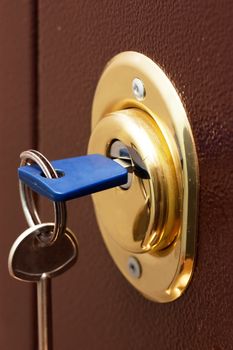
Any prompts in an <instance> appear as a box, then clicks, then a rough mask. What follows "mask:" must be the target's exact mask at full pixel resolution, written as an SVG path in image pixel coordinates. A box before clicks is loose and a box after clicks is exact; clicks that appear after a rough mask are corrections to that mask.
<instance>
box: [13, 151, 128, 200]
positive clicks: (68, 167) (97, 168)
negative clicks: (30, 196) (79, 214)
mask: <svg viewBox="0 0 233 350" xmlns="http://www.w3.org/2000/svg"><path fill="white" fill-rule="evenodd" d="M51 163H52V165H53V167H54V168H55V169H56V170H57V171H58V172H59V174H60V177H59V178H58V179H48V178H46V177H44V176H43V174H42V172H41V169H40V168H39V167H38V166H37V165H26V166H23V167H19V168H18V176H19V179H20V180H21V181H22V182H23V183H25V184H26V185H27V186H29V187H30V188H31V189H32V190H34V191H35V192H37V193H38V194H40V195H42V196H45V197H47V198H49V199H50V200H53V201H56V202H59V201H67V200H71V199H74V198H78V197H82V196H86V195H89V194H92V193H95V192H99V191H103V190H106V189H109V188H113V187H116V186H121V185H123V184H125V183H126V182H127V179H128V172H127V170H126V169H125V168H124V167H123V166H121V165H119V164H117V163H116V162H114V161H113V160H112V159H110V158H107V157H105V156H103V155H100V154H90V155H87V156H81V157H74V158H66V159H60V160H55V161H52V162H51Z"/></svg>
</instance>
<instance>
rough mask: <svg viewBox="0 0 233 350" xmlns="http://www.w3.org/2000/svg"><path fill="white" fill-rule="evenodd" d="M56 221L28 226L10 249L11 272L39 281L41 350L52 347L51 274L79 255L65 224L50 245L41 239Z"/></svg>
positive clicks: (38, 305)
mask: <svg viewBox="0 0 233 350" xmlns="http://www.w3.org/2000/svg"><path fill="white" fill-rule="evenodd" d="M53 228H54V224H52V223H49V224H48V223H47V224H39V225H35V226H33V227H30V228H28V229H27V230H26V231H25V232H23V233H22V234H21V235H20V236H19V237H18V238H17V239H16V241H15V242H14V244H13V245H12V248H11V250H10V254H9V259H8V268H9V272H10V274H11V275H12V276H13V277H14V278H16V279H18V280H21V281H26V282H37V308H38V342H39V346H38V349H39V350H52V313H51V311H52V309H51V278H52V277H55V276H57V275H60V274H62V273H63V272H65V271H66V270H67V269H68V268H69V267H71V266H72V265H73V264H74V263H75V261H76V260H77V257H78V243H77V239H76V237H75V235H74V234H73V232H72V231H70V230H69V229H68V228H66V230H65V232H64V234H63V235H60V236H58V238H57V239H56V241H55V242H54V243H53V244H51V245H46V243H44V242H43V241H41V240H40V239H39V236H40V235H43V236H45V235H46V234H48V233H49V232H52V231H53Z"/></svg>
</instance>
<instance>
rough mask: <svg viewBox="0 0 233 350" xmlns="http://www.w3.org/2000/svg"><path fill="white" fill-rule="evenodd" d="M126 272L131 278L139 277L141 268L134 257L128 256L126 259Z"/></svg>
mask: <svg viewBox="0 0 233 350" xmlns="http://www.w3.org/2000/svg"><path fill="white" fill-rule="evenodd" d="M128 271H129V274H130V275H131V277H133V278H140V277H141V274H142V267H141V264H140V262H139V261H138V259H136V258H135V257H134V256H130V257H129V259H128Z"/></svg>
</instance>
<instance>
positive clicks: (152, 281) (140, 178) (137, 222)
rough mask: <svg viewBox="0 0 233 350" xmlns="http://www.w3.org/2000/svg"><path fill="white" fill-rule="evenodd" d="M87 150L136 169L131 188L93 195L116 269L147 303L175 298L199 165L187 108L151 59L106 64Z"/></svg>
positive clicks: (190, 259)
mask: <svg viewBox="0 0 233 350" xmlns="http://www.w3.org/2000/svg"><path fill="white" fill-rule="evenodd" d="M88 152H89V153H100V154H104V155H107V156H109V157H112V158H120V159H122V160H124V161H127V162H130V163H131V165H132V169H133V172H132V173H129V182H128V184H127V185H126V186H122V187H121V188H120V187H118V188H113V189H110V190H107V191H103V192H100V193H96V194H94V195H93V201H94V206H95V212H96V217H97V221H98V224H99V227H100V230H101V233H102V235H103V238H104V241H105V243H106V246H107V248H108V250H109V252H110V254H111V255H112V257H113V259H114V261H115V263H116V264H117V266H118V267H119V269H120V270H121V272H122V273H123V274H124V276H125V277H126V278H127V279H128V280H129V281H130V283H131V284H132V285H133V286H134V287H135V288H137V289H138V290H139V291H140V292H141V293H142V294H143V295H144V296H146V297H147V298H149V299H151V300H154V301H158V302H169V301H172V300H175V299H176V298H178V297H179V296H180V295H181V294H182V293H183V291H184V290H185V289H186V287H187V285H188V283H189V281H190V278H191V275H192V272H193V264H194V256H195V238H196V227H197V195H198V163H197V155H196V150H195V145H194V141H193V137H192V132H191V128H190V125H189V122H188V119H187V115H186V112H185V109H184V107H183V104H182V102H181V100H180V98H179V96H178V94H177V92H176V90H175V88H174V86H173V85H172V83H171V82H170V80H169V79H168V78H167V76H166V75H165V74H164V72H163V71H162V70H161V69H160V68H159V67H158V66H157V65H156V64H155V63H154V62H153V61H152V60H150V59H149V58H148V57H146V56H144V55H142V54H139V53H137V52H123V53H121V54H119V55H117V56H116V57H114V58H113V59H112V60H111V61H110V62H109V63H108V65H107V66H106V68H105V70H104V72H103V74H102V76H101V78H100V81H99V83H98V86H97V89H96V93H95V97H94V102H93V113H92V135H91V138H90V142H89V148H88Z"/></svg>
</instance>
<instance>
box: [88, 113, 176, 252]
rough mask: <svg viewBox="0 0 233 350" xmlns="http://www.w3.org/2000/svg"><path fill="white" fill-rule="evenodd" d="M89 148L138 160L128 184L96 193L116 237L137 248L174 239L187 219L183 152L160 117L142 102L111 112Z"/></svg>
mask: <svg viewBox="0 0 233 350" xmlns="http://www.w3.org/2000/svg"><path fill="white" fill-rule="evenodd" d="M88 152H89V153H100V154H102V155H106V156H110V157H112V158H119V159H123V160H124V161H128V162H130V163H131V164H132V169H133V170H132V173H129V175H128V183H127V184H126V185H123V186H121V187H116V188H113V189H111V190H108V191H104V192H101V193H98V194H95V195H93V200H94V203H95V210H96V214H97V217H98V220H99V221H100V222H103V223H104V226H105V229H106V230H107V231H108V232H109V234H110V235H111V236H112V237H113V239H114V240H115V241H116V242H117V243H118V244H120V245H121V246H122V247H123V248H124V249H127V250H128V251H130V252H132V253H144V252H148V251H149V252H150V253H151V254H154V253H156V252H159V251H162V250H164V249H165V248H167V247H168V246H170V245H171V244H172V243H174V242H175V239H176V237H177V236H178V235H179V231H180V225H181V218H180V213H181V207H182V201H181V191H182V185H181V179H180V176H179V173H180V168H179V166H180V165H179V162H178V161H177V160H178V159H179V158H178V152H177V150H175V149H173V151H172V152H171V151H170V149H169V146H168V144H167V143H166V140H165V138H164V136H163V134H162V132H161V130H160V129H159V127H158V125H156V123H155V121H154V120H153V119H152V118H151V117H150V116H149V115H148V114H147V113H146V112H145V111H142V110H140V109H137V108H129V109H125V110H121V111H116V112H113V113H110V114H108V115H106V116H105V117H104V118H103V119H101V121H100V122H99V123H98V124H97V126H96V128H95V129H94V130H93V132H92V135H91V138H90V141H89V150H88Z"/></svg>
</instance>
